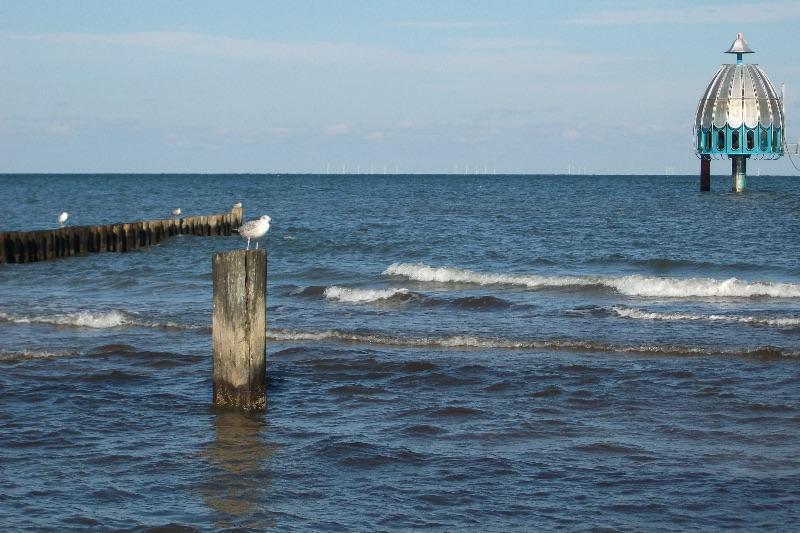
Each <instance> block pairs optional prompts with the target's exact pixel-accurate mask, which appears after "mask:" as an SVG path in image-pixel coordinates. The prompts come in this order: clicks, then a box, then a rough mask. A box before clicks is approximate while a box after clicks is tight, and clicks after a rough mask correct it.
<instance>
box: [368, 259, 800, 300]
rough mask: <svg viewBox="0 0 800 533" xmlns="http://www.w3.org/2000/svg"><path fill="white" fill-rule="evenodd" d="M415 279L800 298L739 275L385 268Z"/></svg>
mask: <svg viewBox="0 0 800 533" xmlns="http://www.w3.org/2000/svg"><path fill="white" fill-rule="evenodd" d="M383 274H385V275H389V276H402V277H405V278H407V279H410V280H414V281H426V282H437V283H474V284H478V285H512V286H521V287H526V288H530V289H537V288H546V287H570V286H584V287H585V286H593V285H595V286H604V287H608V288H610V289H614V290H615V291H617V292H619V293H620V294H624V295H626V296H644V297H653V298H750V297H757V296H768V297H772V298H800V285H798V284H794V283H772V282H767V281H752V282H751V281H743V280H739V279H736V278H729V279H726V280H718V279H713V278H660V277H647V276H641V275H638V274H635V275H630V276H620V277H611V276H538V275H525V274H493V273H488V274H487V273H481V272H474V271H471V270H464V269H458V268H442V267H431V266H428V265H425V264H410V263H392V264H391V265H389V267H388V268H387V269H386V270H384V271H383Z"/></svg>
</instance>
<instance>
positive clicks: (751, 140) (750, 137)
mask: <svg viewBox="0 0 800 533" xmlns="http://www.w3.org/2000/svg"><path fill="white" fill-rule="evenodd" d="M746 139H747V141H746V142H747V144H746V145H745V146H747V151H748V152H752V151H753V148H755V146H756V134H755V133H753V132H752V131H748V132H747V137H746Z"/></svg>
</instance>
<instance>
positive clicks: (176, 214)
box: [172, 207, 181, 218]
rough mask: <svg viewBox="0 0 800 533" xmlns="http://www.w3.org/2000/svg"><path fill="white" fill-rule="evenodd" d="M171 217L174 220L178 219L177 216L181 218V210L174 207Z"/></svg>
mask: <svg viewBox="0 0 800 533" xmlns="http://www.w3.org/2000/svg"><path fill="white" fill-rule="evenodd" d="M172 216H174V217H175V218H178V217H179V216H181V208H180V207H176V208H175V209H173V210H172Z"/></svg>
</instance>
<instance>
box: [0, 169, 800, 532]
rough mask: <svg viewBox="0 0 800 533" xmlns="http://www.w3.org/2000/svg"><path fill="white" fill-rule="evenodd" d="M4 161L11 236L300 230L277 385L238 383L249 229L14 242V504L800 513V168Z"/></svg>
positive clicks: (3, 282)
mask: <svg viewBox="0 0 800 533" xmlns="http://www.w3.org/2000/svg"><path fill="white" fill-rule="evenodd" d="M697 189H698V181H697V178H696V177H676V176H671V177H661V176H316V175H158V176H142V175H130V176H128V175H112V176H96V175H69V176H67V175H35V176H31V175H25V176H15V175H4V176H1V177H0V191H2V194H0V231H10V230H30V229H44V228H52V227H55V226H57V222H56V217H57V215H58V214H59V213H61V212H62V211H67V212H69V213H70V218H69V221H68V223H70V224H76V225H85V224H99V223H110V222H128V221H136V220H147V219H157V218H169V217H170V216H171V215H170V213H171V210H172V209H173V208H175V207H180V208H181V209H182V211H183V213H184V215H185V216H191V215H196V214H210V213H218V212H225V211H228V210H229V209H230V208H231V205H232V204H233V203H235V202H238V201H241V202H243V204H244V213H245V219H254V218H257V217H258V216H260V215H262V214H269V215H270V216H271V217H272V227H271V229H270V231H269V233H268V235H267V237H266V238H265V239H263V240H262V241H261V243H260V245H261V246H263V247H265V248H266V249H267V250H268V253H269V259H268V306H267V307H268V310H267V314H268V317H267V329H268V331H267V338H268V344H267V357H268V409H267V410H266V412H264V413H263V414H259V415H251V416H244V415H241V414H238V413H236V412H230V411H221V410H217V409H214V408H212V407H211V405H210V400H211V382H210V376H211V353H210V352H211V347H210V338H211V335H210V317H211V290H212V286H211V285H212V283H211V256H212V254H213V253H214V252H216V251H224V250H232V249H237V248H242V247H243V246H244V241H243V240H242V239H241V238H240V237H238V236H236V235H234V236H231V237H193V236H180V237H176V238H173V239H169V240H167V241H164V242H162V243H161V244H160V245H158V246H153V247H150V248H145V249H140V250H136V251H134V252H131V253H127V254H117V253H103V254H94V255H87V256H84V257H75V258H67V259H61V260H57V261H50V262H41V263H31V264H20V265H17V264H4V265H0V524H3V526H4V528H5V529H9V530H24V529H41V528H48V529H58V530H69V529H74V530H85V529H93V528H94V529H101V530H103V529H133V530H137V529H139V530H146V529H147V528H150V527H155V526H165V525H171V526H174V527H185V528H194V529H198V530H209V529H225V528H245V529H255V530H263V529H269V528H274V529H276V530H279V531H294V530H336V531H343V530H362V531H364V530H385V531H398V530H420V529H432V530H448V531H464V530H480V531H508V530H527V531H530V530H550V529H557V528H566V529H584V528H589V527H597V528H610V529H615V530H651V531H653V530H674V529H683V528H685V529H723V528H724V529H744V530H753V529H774V530H786V528H787V527H790V524H795V525H797V524H798V523H800V456H798V453H797V452H798V442H800V259H798V253H799V252H800V231H799V230H800V224H799V223H798V219H799V218H800V180H799V179H794V178H785V177H768V176H760V177H752V178H750V179H749V181H748V190H747V191H746V192H745V193H743V194H732V193H730V192H728V191H729V189H730V183H729V179H728V178H724V179H723V178H718V179H717V178H715V180H714V182H713V192H711V193H700V192H698V190H697Z"/></svg>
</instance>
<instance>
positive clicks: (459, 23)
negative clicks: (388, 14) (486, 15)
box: [394, 20, 508, 30]
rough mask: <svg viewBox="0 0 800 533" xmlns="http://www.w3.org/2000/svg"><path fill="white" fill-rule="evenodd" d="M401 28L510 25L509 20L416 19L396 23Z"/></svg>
mask: <svg viewBox="0 0 800 533" xmlns="http://www.w3.org/2000/svg"><path fill="white" fill-rule="evenodd" d="M394 25H395V26H397V27H399V28H419V29H427V30H457V29H475V28H501V27H504V26H508V23H507V22H500V21H466V20H463V21H445V20H439V21H415V20H404V21H398V22H395V23H394Z"/></svg>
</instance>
